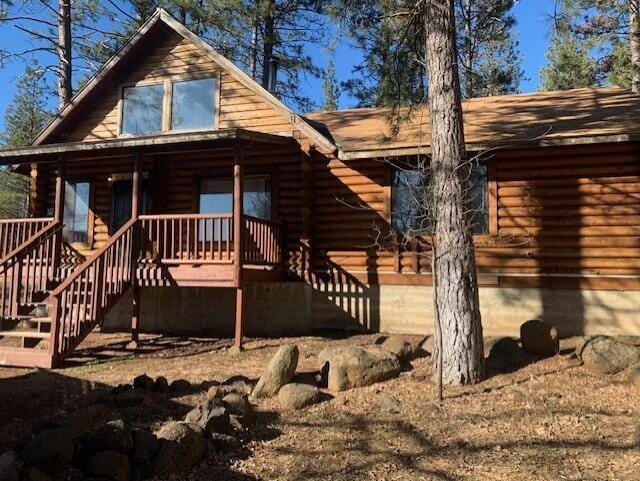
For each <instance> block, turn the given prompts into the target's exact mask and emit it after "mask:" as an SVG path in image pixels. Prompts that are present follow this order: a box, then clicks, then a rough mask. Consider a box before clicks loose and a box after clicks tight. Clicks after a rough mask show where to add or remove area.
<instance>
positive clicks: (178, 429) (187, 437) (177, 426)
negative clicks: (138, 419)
mask: <svg viewBox="0 0 640 481" xmlns="http://www.w3.org/2000/svg"><path fill="white" fill-rule="evenodd" d="M156 435H157V436H158V440H159V441H160V449H159V451H158V454H156V457H155V458H154V460H153V472H154V473H155V474H156V475H162V476H166V475H167V474H173V473H181V472H184V471H188V470H190V469H191V468H193V467H194V466H195V465H196V464H197V463H198V462H199V461H200V460H201V459H202V458H203V457H204V456H205V454H206V453H207V441H206V440H205V438H204V435H203V432H202V430H200V429H199V428H198V427H197V426H193V425H190V424H187V423H180V422H175V421H172V422H170V423H168V424H165V425H164V426H163V427H162V428H161V429H160V431H158V432H157V433H156Z"/></svg>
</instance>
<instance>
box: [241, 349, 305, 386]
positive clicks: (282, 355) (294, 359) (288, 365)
mask: <svg viewBox="0 0 640 481" xmlns="http://www.w3.org/2000/svg"><path fill="white" fill-rule="evenodd" d="M298 356H299V352H298V346H296V345H294V344H287V345H284V346H281V347H280V349H278V352H276V354H275V355H274V356H273V357H272V358H271V360H270V361H269V364H267V367H266V368H265V370H264V372H263V373H262V376H260V379H259V380H258V384H256V387H255V388H254V390H253V392H252V393H251V397H252V398H254V399H257V398H261V397H272V396H275V395H276V394H278V391H279V390H280V388H281V387H282V386H284V385H285V384H288V383H289V382H291V380H292V379H293V375H294V374H295V373H296V367H297V366H298Z"/></svg>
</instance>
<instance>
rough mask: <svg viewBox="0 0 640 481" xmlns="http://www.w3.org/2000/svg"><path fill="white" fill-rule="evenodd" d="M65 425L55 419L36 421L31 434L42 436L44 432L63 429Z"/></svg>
mask: <svg viewBox="0 0 640 481" xmlns="http://www.w3.org/2000/svg"><path fill="white" fill-rule="evenodd" d="M63 427H64V424H63V423H62V422H60V421H56V420H54V419H45V420H43V421H36V422H35V423H33V426H31V434H40V433H41V432H42V431H51V430H52V429H62V428H63Z"/></svg>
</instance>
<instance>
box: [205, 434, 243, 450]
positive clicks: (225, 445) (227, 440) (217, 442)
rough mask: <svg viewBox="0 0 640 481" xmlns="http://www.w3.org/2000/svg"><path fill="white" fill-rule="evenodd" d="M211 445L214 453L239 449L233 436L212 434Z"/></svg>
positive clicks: (238, 444)
mask: <svg viewBox="0 0 640 481" xmlns="http://www.w3.org/2000/svg"><path fill="white" fill-rule="evenodd" d="M211 443H212V444H213V447H214V449H215V450H216V451H223V452H224V451H232V450H234V449H237V448H239V447H240V443H239V442H238V440H237V439H236V438H235V437H234V436H229V435H228V434H221V433H212V434H211Z"/></svg>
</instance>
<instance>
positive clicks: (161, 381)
mask: <svg viewBox="0 0 640 481" xmlns="http://www.w3.org/2000/svg"><path fill="white" fill-rule="evenodd" d="M156 391H158V392H161V393H165V392H169V381H167V378H166V377H164V376H159V377H158V378H157V379H156Z"/></svg>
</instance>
